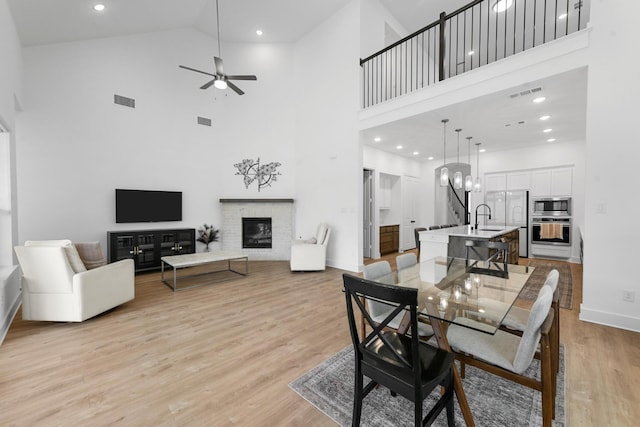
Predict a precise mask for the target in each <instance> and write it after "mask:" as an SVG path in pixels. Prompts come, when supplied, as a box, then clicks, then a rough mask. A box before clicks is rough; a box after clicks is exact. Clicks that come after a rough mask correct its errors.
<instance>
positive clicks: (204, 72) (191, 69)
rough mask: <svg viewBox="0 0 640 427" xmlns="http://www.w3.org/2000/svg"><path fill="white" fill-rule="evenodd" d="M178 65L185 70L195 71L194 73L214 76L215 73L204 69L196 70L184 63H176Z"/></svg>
mask: <svg viewBox="0 0 640 427" xmlns="http://www.w3.org/2000/svg"><path fill="white" fill-rule="evenodd" d="M178 67H180V68H184V69H185V70H189V71H195V72H196V73H201V74H206V75H207V76H212V77H216V75H215V74H211V73H207V72H206V71H200V70H196V69H195V68H191V67H185V66H184V65H178Z"/></svg>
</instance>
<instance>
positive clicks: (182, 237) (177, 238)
mask: <svg viewBox="0 0 640 427" xmlns="http://www.w3.org/2000/svg"><path fill="white" fill-rule="evenodd" d="M160 239H161V240H160V256H161V257H163V256H170V255H179V254H190V253H193V252H195V251H194V248H193V246H192V243H191V240H192V239H193V233H192V230H172V231H171V232H169V231H167V232H163V233H162V234H161V236H160Z"/></svg>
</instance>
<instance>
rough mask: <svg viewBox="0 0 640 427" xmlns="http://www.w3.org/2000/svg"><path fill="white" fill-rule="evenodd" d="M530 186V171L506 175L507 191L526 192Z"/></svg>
mask: <svg viewBox="0 0 640 427" xmlns="http://www.w3.org/2000/svg"><path fill="white" fill-rule="evenodd" d="M530 185H531V172H530V171H519V172H510V173H508V174H507V190H528V189H529V186H530Z"/></svg>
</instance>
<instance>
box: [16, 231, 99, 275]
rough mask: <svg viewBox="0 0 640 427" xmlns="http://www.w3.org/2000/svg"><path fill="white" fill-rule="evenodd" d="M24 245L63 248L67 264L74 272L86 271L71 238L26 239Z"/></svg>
mask: <svg viewBox="0 0 640 427" xmlns="http://www.w3.org/2000/svg"><path fill="white" fill-rule="evenodd" d="M24 245H25V246H56V247H61V248H64V251H65V253H66V254H67V259H68V260H69V264H70V265H71V269H72V270H73V271H74V272H76V273H82V272H83V271H87V267H85V266H84V263H83V262H82V259H81V258H80V254H79V253H78V250H77V249H76V247H75V246H73V243H71V240H67V239H65V240H27V241H26V242H24Z"/></svg>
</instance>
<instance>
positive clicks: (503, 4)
mask: <svg viewBox="0 0 640 427" xmlns="http://www.w3.org/2000/svg"><path fill="white" fill-rule="evenodd" d="M512 5H513V0H498V1H497V2H495V3H494V4H493V11H494V12H496V13H501V12H504V11H505V10H507V9H509V8H510V7H511V6H512Z"/></svg>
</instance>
